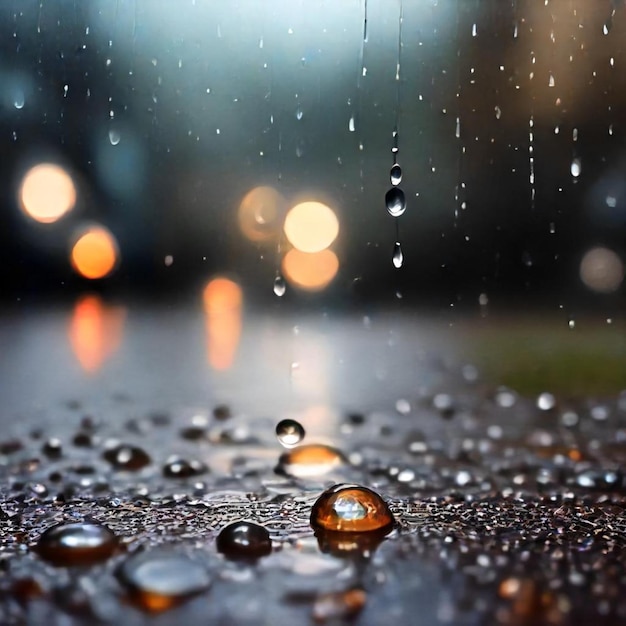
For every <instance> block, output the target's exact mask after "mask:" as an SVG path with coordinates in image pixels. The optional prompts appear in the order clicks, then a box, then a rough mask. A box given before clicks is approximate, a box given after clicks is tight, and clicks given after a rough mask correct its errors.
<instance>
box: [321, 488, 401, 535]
mask: <svg viewBox="0 0 626 626" xmlns="http://www.w3.org/2000/svg"><path fill="white" fill-rule="evenodd" d="M393 525H394V518H393V515H392V514H391V511H390V510H389V507H388V506H387V503H386V502H385V501H384V500H383V499H382V498H381V497H380V496H379V495H378V494H377V493H376V492H374V491H372V490H371V489H367V487H361V486H360V485H350V484H340V485H334V486H333V487H331V488H330V489H327V490H326V491H325V492H324V493H322V495H321V496H320V497H319V498H318V499H317V501H316V502H315V504H314V505H313V509H312V510H311V526H312V527H313V528H316V529H323V530H326V531H339V532H370V531H386V532H389V531H390V530H391V529H392V527H393Z"/></svg>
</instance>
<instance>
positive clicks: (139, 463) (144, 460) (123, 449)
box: [102, 444, 150, 471]
mask: <svg viewBox="0 0 626 626" xmlns="http://www.w3.org/2000/svg"><path fill="white" fill-rule="evenodd" d="M102 457H103V458H104V460H105V461H108V462H109V463H111V465H113V466H114V467H115V468H116V469H119V470H130V471H136V470H140V469H142V468H143V467H145V466H146V465H148V464H149V463H150V457H149V456H148V454H147V453H146V452H145V451H144V450H143V449H142V448H138V447H137V446H130V445H124V444H119V445H115V446H112V447H110V448H108V449H106V450H105V451H104V452H103V453H102Z"/></svg>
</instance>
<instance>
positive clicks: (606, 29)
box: [602, 17, 613, 35]
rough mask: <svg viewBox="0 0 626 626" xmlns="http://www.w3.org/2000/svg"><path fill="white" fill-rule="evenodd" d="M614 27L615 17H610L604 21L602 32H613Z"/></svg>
mask: <svg viewBox="0 0 626 626" xmlns="http://www.w3.org/2000/svg"><path fill="white" fill-rule="evenodd" d="M612 27H613V18H611V17H609V19H608V20H607V21H606V22H604V24H603V25H602V32H603V33H604V34H605V35H608V34H609V33H610V32H611V28H612Z"/></svg>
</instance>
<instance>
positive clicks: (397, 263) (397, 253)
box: [391, 241, 404, 269]
mask: <svg viewBox="0 0 626 626" xmlns="http://www.w3.org/2000/svg"><path fill="white" fill-rule="evenodd" d="M391 260H392V262H393V266H394V267H395V268H396V269H399V268H401V267H402V264H403V263H404V255H403V254H402V248H401V246H400V242H399V241H396V243H395V244H394V246H393V256H392V257H391Z"/></svg>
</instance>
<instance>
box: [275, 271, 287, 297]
mask: <svg viewBox="0 0 626 626" xmlns="http://www.w3.org/2000/svg"><path fill="white" fill-rule="evenodd" d="M285 291H287V285H286V284H285V279H284V278H283V277H282V276H276V278H275V279H274V293H275V294H276V295H277V296H278V297H279V298H281V297H282V296H284V295H285Z"/></svg>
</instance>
